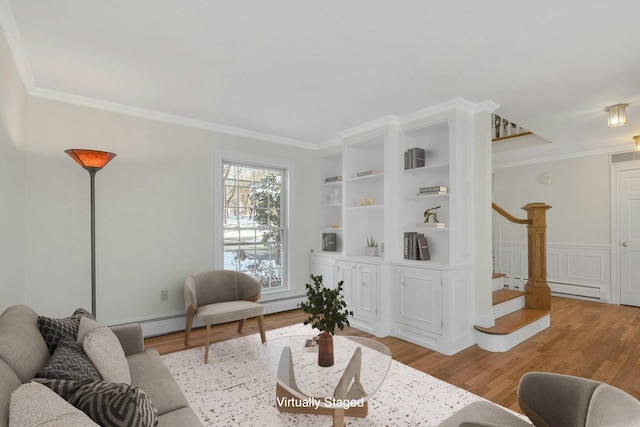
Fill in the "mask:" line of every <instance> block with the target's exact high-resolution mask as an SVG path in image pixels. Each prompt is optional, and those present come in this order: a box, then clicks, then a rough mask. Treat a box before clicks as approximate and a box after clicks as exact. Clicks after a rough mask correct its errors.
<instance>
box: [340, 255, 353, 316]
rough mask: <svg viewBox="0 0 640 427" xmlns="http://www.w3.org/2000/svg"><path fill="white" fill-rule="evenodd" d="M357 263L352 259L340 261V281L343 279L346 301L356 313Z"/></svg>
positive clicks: (349, 307) (348, 307) (349, 308)
mask: <svg viewBox="0 0 640 427" xmlns="http://www.w3.org/2000/svg"><path fill="white" fill-rule="evenodd" d="M356 272H357V264H356V263H354V262H350V261H339V262H338V281H340V280H342V281H343V282H344V283H343V285H342V292H343V295H344V301H345V302H346V303H347V309H348V310H351V311H353V312H354V313H355V307H354V299H355V298H354V294H355V291H354V286H355V283H356V280H357V277H356Z"/></svg>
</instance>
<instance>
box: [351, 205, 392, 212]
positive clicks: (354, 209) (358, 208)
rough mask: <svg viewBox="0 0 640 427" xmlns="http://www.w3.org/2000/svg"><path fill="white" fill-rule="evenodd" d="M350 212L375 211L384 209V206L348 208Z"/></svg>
mask: <svg viewBox="0 0 640 427" xmlns="http://www.w3.org/2000/svg"><path fill="white" fill-rule="evenodd" d="M347 209H348V210H350V211H356V210H368V209H371V210H376V209H384V205H367V206H349V207H348V208H347Z"/></svg>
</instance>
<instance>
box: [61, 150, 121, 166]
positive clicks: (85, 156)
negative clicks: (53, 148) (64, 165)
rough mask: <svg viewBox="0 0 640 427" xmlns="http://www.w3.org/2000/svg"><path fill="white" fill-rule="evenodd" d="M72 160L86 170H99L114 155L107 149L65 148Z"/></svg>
mask: <svg viewBox="0 0 640 427" xmlns="http://www.w3.org/2000/svg"><path fill="white" fill-rule="evenodd" d="M64 152H65V153H67V154H68V155H69V156H70V157H71V158H72V159H73V160H75V161H76V162H77V163H78V164H79V165H80V166H82V167H83V168H85V169H87V170H94V171H99V170H100V169H102V168H103V167H104V166H105V165H106V164H107V163H109V162H110V161H111V159H113V158H114V157H115V156H116V155H115V154H114V153H109V152H107V151H96V150H82V149H76V148H74V149H70V150H65V151H64Z"/></svg>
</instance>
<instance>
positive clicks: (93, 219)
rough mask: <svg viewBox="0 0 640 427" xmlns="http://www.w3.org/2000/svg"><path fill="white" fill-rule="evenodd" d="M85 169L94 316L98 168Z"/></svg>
mask: <svg viewBox="0 0 640 427" xmlns="http://www.w3.org/2000/svg"><path fill="white" fill-rule="evenodd" d="M85 169H87V171H88V172H89V176H90V177H91V179H90V181H91V314H93V317H96V173H97V172H98V171H99V170H100V169H96V168H85Z"/></svg>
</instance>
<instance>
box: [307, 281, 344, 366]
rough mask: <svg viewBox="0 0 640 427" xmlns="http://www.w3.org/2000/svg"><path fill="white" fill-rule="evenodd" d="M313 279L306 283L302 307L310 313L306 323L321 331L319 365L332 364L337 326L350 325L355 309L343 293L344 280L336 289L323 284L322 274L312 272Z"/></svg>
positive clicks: (340, 327) (341, 327) (342, 327)
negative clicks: (345, 299)
mask: <svg viewBox="0 0 640 427" xmlns="http://www.w3.org/2000/svg"><path fill="white" fill-rule="evenodd" d="M311 280H313V285H310V284H308V283H307V284H305V287H306V288H307V301H306V302H301V303H300V308H302V311H304V312H305V313H307V314H308V315H309V317H308V318H307V319H306V320H305V321H304V324H305V325H308V324H311V326H312V327H314V328H316V329H318V330H320V332H321V334H320V336H319V338H318V365H320V366H332V365H333V334H334V333H335V330H336V328H339V329H340V330H342V329H344V327H345V326H349V316H353V311H350V310H347V303H346V302H345V301H344V296H343V295H342V285H343V284H344V282H343V281H342V280H341V281H340V282H338V286H337V287H336V288H334V289H331V288H327V287H325V286H324V285H323V284H322V276H314V275H313V274H312V275H311Z"/></svg>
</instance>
